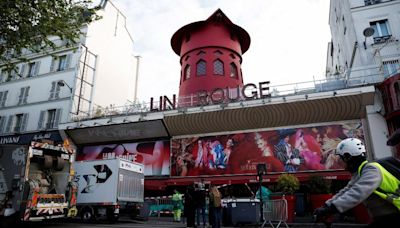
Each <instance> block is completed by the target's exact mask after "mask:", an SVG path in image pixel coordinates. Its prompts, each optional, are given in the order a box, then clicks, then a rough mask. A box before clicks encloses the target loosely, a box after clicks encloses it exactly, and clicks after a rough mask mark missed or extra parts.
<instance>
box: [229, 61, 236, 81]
mask: <svg viewBox="0 0 400 228" xmlns="http://www.w3.org/2000/svg"><path fill="white" fill-rule="evenodd" d="M230 69H231V73H230V77H231V78H237V76H238V75H237V67H236V65H235V63H231V64H230Z"/></svg>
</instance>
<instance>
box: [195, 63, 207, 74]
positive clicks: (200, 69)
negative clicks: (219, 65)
mask: <svg viewBox="0 0 400 228" xmlns="http://www.w3.org/2000/svg"><path fill="white" fill-rule="evenodd" d="M206 69H207V65H206V61H204V60H200V61H199V62H197V65H196V75H197V76H203V75H206Z"/></svg>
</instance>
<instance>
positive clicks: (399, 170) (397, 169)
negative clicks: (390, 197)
mask: <svg viewBox="0 0 400 228" xmlns="http://www.w3.org/2000/svg"><path fill="white" fill-rule="evenodd" d="M375 162H378V163H379V164H380V165H381V166H383V168H385V169H386V170H387V171H388V172H389V173H390V174H392V175H393V176H395V177H396V178H397V180H400V160H399V159H397V158H394V157H386V158H382V159H378V160H376V161H375Z"/></svg>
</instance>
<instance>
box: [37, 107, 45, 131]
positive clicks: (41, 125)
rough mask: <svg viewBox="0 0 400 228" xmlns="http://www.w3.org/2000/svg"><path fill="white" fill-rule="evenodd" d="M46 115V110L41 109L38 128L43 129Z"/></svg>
mask: <svg viewBox="0 0 400 228" xmlns="http://www.w3.org/2000/svg"><path fill="white" fill-rule="evenodd" d="M44 115H46V111H40V116H39V122H38V130H41V129H43V121H44Z"/></svg>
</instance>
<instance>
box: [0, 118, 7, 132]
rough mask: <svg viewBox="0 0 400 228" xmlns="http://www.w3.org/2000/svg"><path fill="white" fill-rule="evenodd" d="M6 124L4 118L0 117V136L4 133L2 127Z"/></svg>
mask: <svg viewBox="0 0 400 228" xmlns="http://www.w3.org/2000/svg"><path fill="white" fill-rule="evenodd" d="M5 124H6V117H5V116H0V134H1V133H4V126H5Z"/></svg>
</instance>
